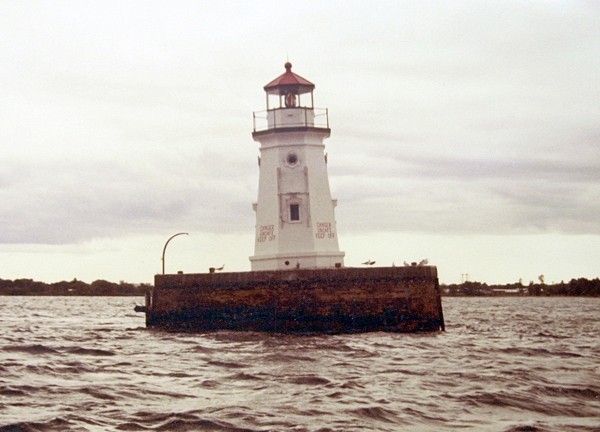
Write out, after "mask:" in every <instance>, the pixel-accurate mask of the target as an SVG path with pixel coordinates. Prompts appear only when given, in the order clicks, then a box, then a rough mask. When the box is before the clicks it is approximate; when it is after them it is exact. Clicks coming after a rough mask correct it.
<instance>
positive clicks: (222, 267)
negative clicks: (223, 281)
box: [215, 264, 225, 271]
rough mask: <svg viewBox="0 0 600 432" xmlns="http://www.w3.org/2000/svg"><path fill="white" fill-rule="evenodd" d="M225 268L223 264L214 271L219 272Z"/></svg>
mask: <svg viewBox="0 0 600 432" xmlns="http://www.w3.org/2000/svg"><path fill="white" fill-rule="evenodd" d="M224 268H225V264H223V265H222V266H221V267H217V268H216V269H215V270H216V271H221V270H223V269H224Z"/></svg>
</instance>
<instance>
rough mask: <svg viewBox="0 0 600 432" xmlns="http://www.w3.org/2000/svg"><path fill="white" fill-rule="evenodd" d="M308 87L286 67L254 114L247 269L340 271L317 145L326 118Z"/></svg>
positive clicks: (324, 131) (322, 137)
mask: <svg viewBox="0 0 600 432" xmlns="http://www.w3.org/2000/svg"><path fill="white" fill-rule="evenodd" d="M314 88H315V85H314V84H313V83H311V82H310V81H308V80H306V79H304V78H302V77H301V76H299V75H297V74H296V73H294V72H292V64H291V63H289V62H287V63H286V64H285V72H284V73H283V74H282V75H280V76H279V77H277V78H275V79H274V80H273V81H271V82H269V83H268V84H267V85H265V86H264V90H265V92H266V111H260V112H255V113H254V130H253V133H252V137H253V139H254V140H255V141H257V142H258V143H260V156H259V158H258V164H259V182H258V199H257V201H256V202H255V203H254V204H253V208H254V211H255V212H256V236H255V244H254V255H253V256H251V257H250V262H251V268H252V270H253V271H259V270H281V269H294V268H331V267H343V262H344V252H340V250H339V244H338V236H337V229H336V222H335V213H334V209H335V206H336V200H334V199H332V198H331V192H330V189H329V178H328V176H327V154H326V153H325V144H324V143H323V141H324V140H325V138H328V137H329V135H330V134H331V130H330V128H329V116H328V111H327V109H319V108H315V107H314V95H313V91H314Z"/></svg>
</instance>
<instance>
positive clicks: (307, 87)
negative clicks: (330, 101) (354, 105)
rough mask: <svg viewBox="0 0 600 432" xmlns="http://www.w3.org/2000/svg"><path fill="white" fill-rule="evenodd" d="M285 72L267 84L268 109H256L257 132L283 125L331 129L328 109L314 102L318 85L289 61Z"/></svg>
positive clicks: (255, 122)
mask: <svg viewBox="0 0 600 432" xmlns="http://www.w3.org/2000/svg"><path fill="white" fill-rule="evenodd" d="M284 67H285V72H284V73H283V74H281V75H280V76H278V77H277V78H275V79H274V80H273V81H271V82H270V83H268V84H267V85H265V86H264V87H263V88H264V90H265V92H266V108H267V109H266V111H258V112H255V113H254V133H260V132H265V131H272V130H275V129H282V128H298V127H310V128H314V127H316V128H324V129H329V119H328V113H327V109H323V108H321V109H319V108H315V106H314V95H313V90H314V89H315V85H314V84H313V83H311V82H310V81H308V80H307V79H305V78H302V77H301V76H300V75H298V74H296V73H294V72H292V64H291V63H290V62H286V63H285V65H284Z"/></svg>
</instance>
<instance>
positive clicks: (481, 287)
mask: <svg viewBox="0 0 600 432" xmlns="http://www.w3.org/2000/svg"><path fill="white" fill-rule="evenodd" d="M440 288H441V289H442V295H445V296H507V295H514V296H587V297H600V279H598V278H595V279H591V280H589V279H586V278H578V279H571V280H570V281H569V282H566V283H565V282H564V281H561V282H560V283H555V284H546V283H544V279H543V277H540V283H533V282H530V283H529V285H523V284H522V283H521V282H516V283H512V284H506V285H488V284H486V283H485V282H471V281H467V282H463V283H460V284H450V285H444V284H440Z"/></svg>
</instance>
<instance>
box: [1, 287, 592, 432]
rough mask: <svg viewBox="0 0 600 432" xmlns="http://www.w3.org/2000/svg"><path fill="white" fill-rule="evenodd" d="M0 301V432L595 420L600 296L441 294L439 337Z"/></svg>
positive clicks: (471, 426)
mask: <svg viewBox="0 0 600 432" xmlns="http://www.w3.org/2000/svg"><path fill="white" fill-rule="evenodd" d="M142 302H143V299H142V298H132V297H125V298H118V297H100V298H94V297H73V298H67V297H0V329H1V335H0V431H69V430H73V431H112V430H117V431H119V430H120V431H144V430H155V431H288V430H291V431H357V430H363V431H403V430H406V431H446V430H447V431H507V432H508V431H511V432H517V431H521V432H526V431H560V432H564V431H600V299H598V298H594V299H591V298H529V297H527V298H444V299H443V304H444V313H445V317H446V329H447V331H446V332H444V333H435V334H415V335H410V334H388V333H366V334H356V335H338V336H286V335H269V334H260V333H235V332H216V333H206V334H178V333H167V332H163V331H153V330H147V329H146V328H145V327H144V318H143V314H136V313H134V312H133V306H134V304H135V303H138V304H141V303H142Z"/></svg>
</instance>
